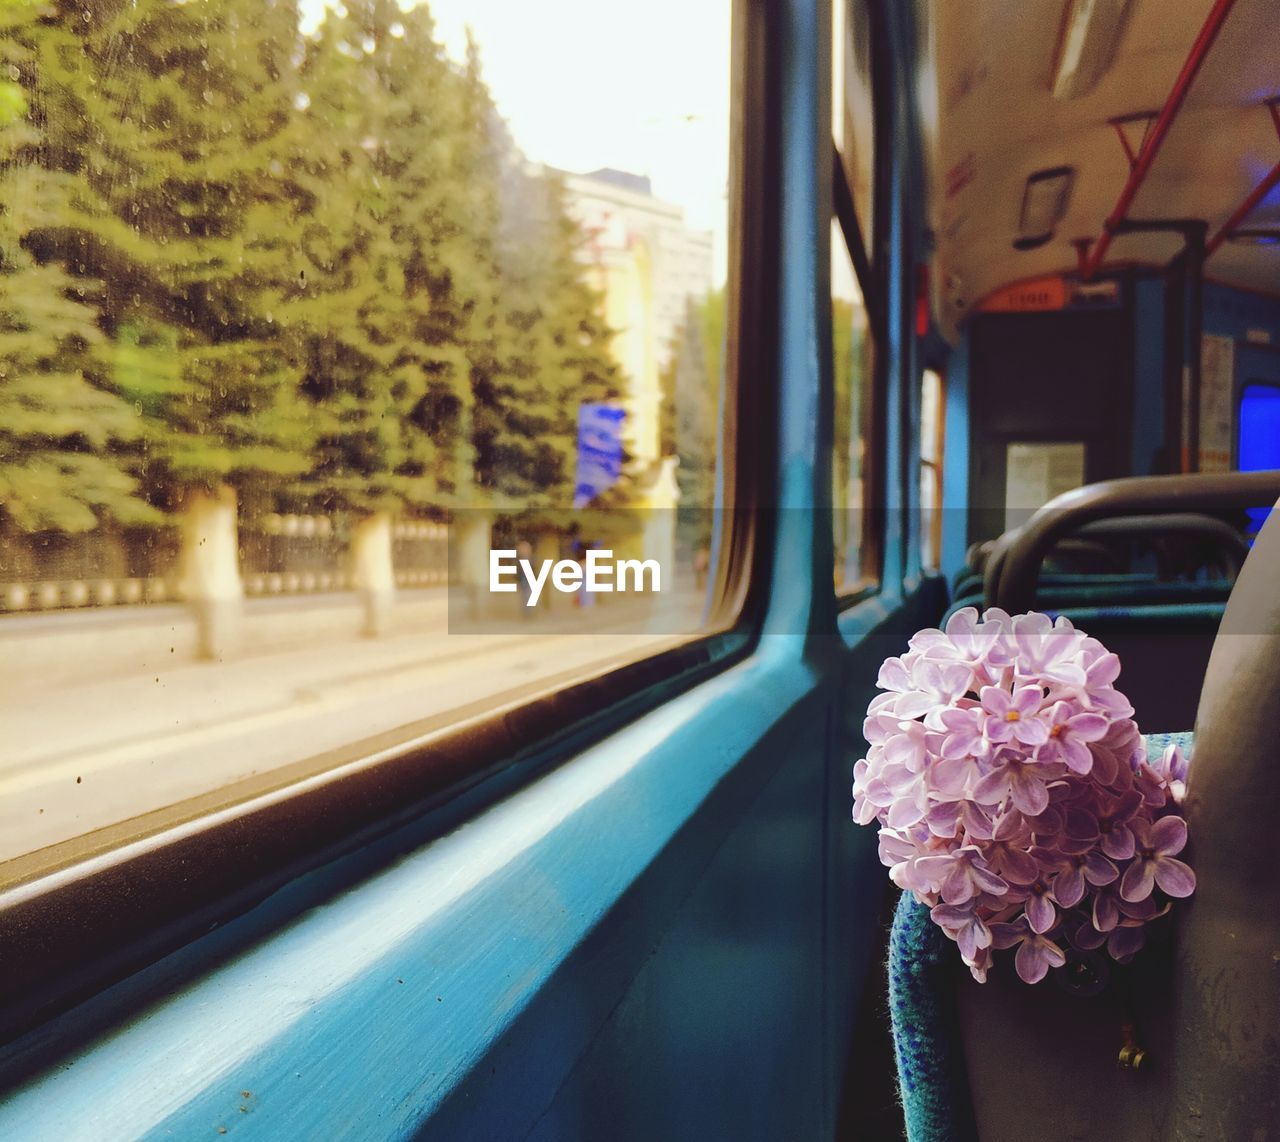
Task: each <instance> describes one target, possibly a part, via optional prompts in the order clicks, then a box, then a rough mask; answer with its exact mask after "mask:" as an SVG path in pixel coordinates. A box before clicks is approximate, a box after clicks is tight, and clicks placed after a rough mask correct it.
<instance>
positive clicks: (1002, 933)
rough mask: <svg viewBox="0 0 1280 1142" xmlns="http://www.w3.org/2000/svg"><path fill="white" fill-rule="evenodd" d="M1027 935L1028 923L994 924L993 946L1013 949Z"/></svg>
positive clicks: (992, 928) (992, 933)
mask: <svg viewBox="0 0 1280 1142" xmlns="http://www.w3.org/2000/svg"><path fill="white" fill-rule="evenodd" d="M1026 934H1027V925H1026V921H1025V920H1023V921H1021V922H1019V923H1016V924H992V925H991V946H992V947H993V948H1012V947H1013V945H1014V944H1016V943H1017V942H1018V941H1019V940H1021V939H1022V938H1023V937H1024V936H1026Z"/></svg>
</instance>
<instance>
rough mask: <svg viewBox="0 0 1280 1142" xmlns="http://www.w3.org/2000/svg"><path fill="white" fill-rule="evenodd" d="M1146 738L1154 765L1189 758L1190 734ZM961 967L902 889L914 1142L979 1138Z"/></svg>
mask: <svg viewBox="0 0 1280 1142" xmlns="http://www.w3.org/2000/svg"><path fill="white" fill-rule="evenodd" d="M1146 741H1147V758H1148V760H1150V761H1155V760H1157V759H1158V758H1159V757H1160V755H1161V754H1162V753H1163V752H1164V750H1165V748H1166V747H1167V746H1169V745H1178V746H1180V747H1181V748H1182V751H1183V753H1185V754H1186V755H1187V756H1188V757H1190V756H1191V747H1192V742H1193V735H1192V734H1191V733H1189V732H1184V733H1172V734H1147V735H1146ZM958 964H959V960H958V958H957V956H956V952H955V949H954V946H953V945H952V943H951V941H950V940H948V939H947V937H946V936H944V935H943V934H942V929H941V928H939V927H938V926H937V925H936V924H935V923H934V922H933V921H932V920H931V919H930V918H929V909H927V908H925V907H924V906H923V905H922V904H918V903H917V902H916V900H915V898H914V897H913V896H912V895H911V893H909V892H904V893H903V894H902V896H901V897H900V898H899V899H898V908H897V911H896V912H895V913H894V916H893V930H892V932H890V934H889V1017H890V1019H891V1021H892V1023H893V1046H894V1053H895V1054H896V1055H897V1059H898V1092H899V1095H900V1096H901V1098H902V1111H903V1116H904V1118H905V1119H906V1127H907V1138H908V1140H909V1142H970V1140H972V1139H976V1137H977V1130H976V1128H975V1126H974V1124H973V1109H972V1104H971V1103H970V1101H969V1084H968V1079H967V1078H966V1076H965V1070H964V1056H963V1052H962V1048H961V1045H960V1035H959V1030H958V1027H957V1022H956V1015H955V1007H954V981H955V975H954V973H955V972H956V970H957V965H958Z"/></svg>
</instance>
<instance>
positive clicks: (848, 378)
mask: <svg viewBox="0 0 1280 1142" xmlns="http://www.w3.org/2000/svg"><path fill="white" fill-rule="evenodd" d="M831 334H832V346H831V349H832V362H833V368H834V381H835V418H834V441H833V452H832V462H831V482H832V487H831V502H832V505H833V512H832V526H833V528H834V540H835V559H836V564H835V585H836V589H837V590H842V589H848V588H852V587H854V586H855V585H857V584H859V583H861V582H864V581H865V580H866V579H867V577H868V568H867V567H866V563H867V556H868V555H869V549H868V547H867V545H866V544H865V543H864V539H865V524H866V520H867V518H868V517H867V515H866V513H865V511H864V508H865V477H866V465H867V462H868V460H867V455H866V450H867V438H868V434H867V427H868V423H869V416H870V391H871V390H870V386H871V336H870V331H869V328H868V324H867V311H866V308H865V307H864V305H863V303H862V291H861V290H860V289H859V286H858V279H857V275H856V274H855V273H854V269H853V259H852V258H851V256H850V254H849V247H848V246H847V245H846V244H845V240H844V234H843V233H842V231H841V230H840V227H839V224H838V223H836V222H835V221H834V220H833V221H832V223H831Z"/></svg>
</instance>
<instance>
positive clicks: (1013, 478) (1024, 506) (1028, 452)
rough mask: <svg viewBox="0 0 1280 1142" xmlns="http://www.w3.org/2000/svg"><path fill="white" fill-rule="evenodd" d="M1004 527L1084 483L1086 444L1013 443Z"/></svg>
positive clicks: (1008, 453) (1007, 468) (1009, 451)
mask: <svg viewBox="0 0 1280 1142" xmlns="http://www.w3.org/2000/svg"><path fill="white" fill-rule="evenodd" d="M1005 461H1006V463H1005V473H1006V476H1005V493H1004V512H1005V524H1004V525H1005V527H1017V526H1018V525H1019V524H1022V523H1025V522H1026V520H1027V517H1028V516H1029V515H1030V514H1031V513H1032V512H1033V511H1035V510H1036V508H1038V507H1041V506H1043V505H1044V504H1047V503H1048V502H1049V501H1050V500H1051V499H1053V497H1054V496H1058V495H1061V494H1062V493H1063V492H1069V491H1071V489H1072V488H1078V487H1080V485H1081V484H1083V483H1084V441H1082V440H1073V441H1068V442H1064V441H1054V442H1053V443H1051V444H1021V443H1020V444H1010V445H1009V446H1008V449H1007V450H1006V453H1005Z"/></svg>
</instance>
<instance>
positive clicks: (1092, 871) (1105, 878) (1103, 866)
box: [1084, 852, 1120, 887]
mask: <svg viewBox="0 0 1280 1142" xmlns="http://www.w3.org/2000/svg"><path fill="white" fill-rule="evenodd" d="M1084 875H1085V879H1086V880H1087V881H1088V882H1089V883H1090V884H1093V885H1097V886H1099V887H1101V886H1102V885H1104V884H1111V883H1112V882H1113V881H1115V879H1116V878H1117V877H1118V876H1119V875H1120V870H1119V869H1117V868H1116V866H1115V865H1113V864H1112V863H1111V862H1110V861H1109V860H1107V858H1106V857H1104V856H1103V855H1102V854H1101V853H1099V852H1092V853H1089V855H1088V856H1086V857H1085V858H1084Z"/></svg>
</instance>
